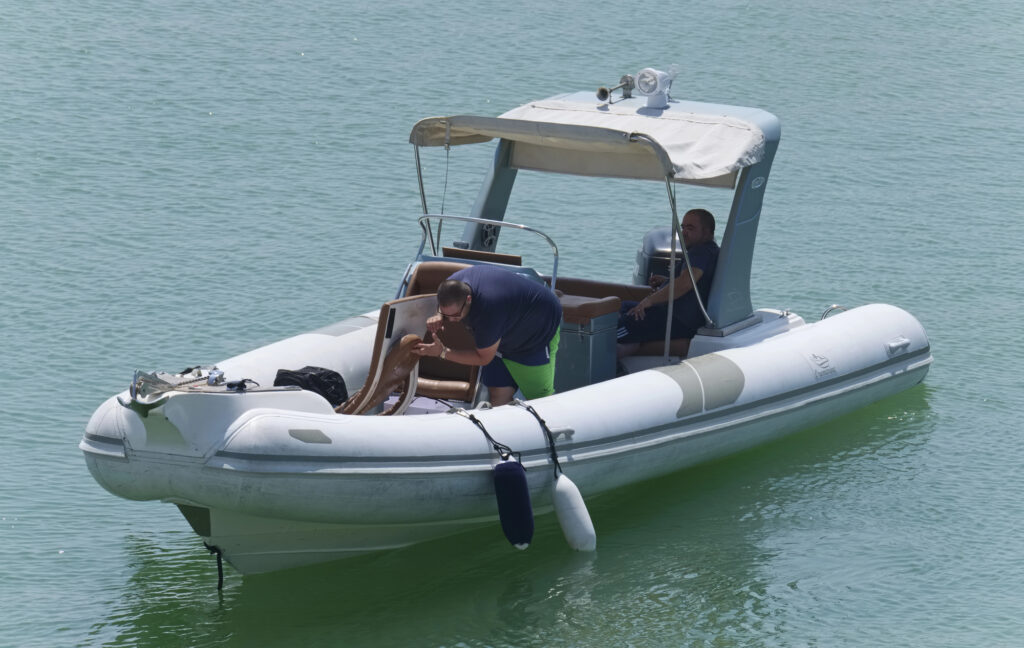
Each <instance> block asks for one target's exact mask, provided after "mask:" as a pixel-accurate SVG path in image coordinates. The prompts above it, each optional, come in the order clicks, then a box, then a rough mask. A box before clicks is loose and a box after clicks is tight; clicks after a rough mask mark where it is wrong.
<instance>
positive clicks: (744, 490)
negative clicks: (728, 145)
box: [0, 0, 1024, 647]
mask: <svg viewBox="0 0 1024 648" xmlns="http://www.w3.org/2000/svg"><path fill="white" fill-rule="evenodd" d="M9 5H10V6H7V7H5V10H4V11H3V12H2V16H0V72H2V73H0V125H2V126H0V225H2V232H3V236H2V237H0V261H2V263H0V342H2V348H3V349H4V354H3V357H4V362H3V369H4V371H2V372H0V443H2V446H0V447H2V457H3V463H2V466H3V470H2V472H0V475H2V477H0V565H2V566H3V570H2V577H0V609H2V610H3V614H2V615H0V646H55V645H62V646H63V645H86V646H91V645H144V646H208V645H237V646H253V645H332V646H336V645H345V646H348V645H353V646H378V645H379V646H392V645H393V646H876V645H893V646H986V647H987V646H1015V645H1020V643H1021V640H1020V637H1021V636H1022V634H1024V627H1022V626H1024V624H1022V623H1021V621H1020V619H1021V618H1024V595H1022V594H1021V592H1022V586H1021V583H1022V582H1024V559H1022V554H1024V540H1022V539H1021V538H1022V537H1024V534H1022V533H1021V529H1022V527H1024V524H1022V520H1024V504H1022V503H1021V502H1022V498H1021V497H1020V493H1021V490H1022V486H1024V477H1022V475H1021V470H1020V466H1021V464H1022V463H1024V450H1022V448H1021V443H1020V427H1019V425H1018V424H1017V423H1016V416H1017V413H1018V410H1019V409H1020V407H1021V405H1022V401H1024V399H1022V395H1021V381H1020V379H1019V378H1018V367H1019V366H1020V365H1021V360H1022V353H1021V350H1020V344H1019V341H1018V337H1019V331H1020V328H1021V327H1020V325H1019V322H1020V321H1021V318H1022V315H1024V312H1022V311H1024V309H1022V303H1024V299H1022V298H1024V294H1022V290H1021V288H1020V284H1019V281H1018V278H1017V276H1016V274H1017V267H1016V266H1017V265H1019V261H1020V260H1021V257H1022V255H1021V252H1020V246H1021V244H1022V242H1024V232H1022V227H1021V225H1020V222H1021V218H1020V216H1021V213H1020V212H1021V210H1020V208H1019V207H1018V204H1019V198H1020V196H1021V194H1022V191H1021V188H1020V183H1019V182H1018V181H1017V179H1016V177H1015V171H1016V170H1017V169H1018V168H1020V167H1021V166H1022V163H1024V153H1022V151H1024V129H1022V128H1021V127H1020V125H1019V118H1018V114H1017V113H1018V112H1019V108H1020V106H1021V105H1022V104H1024V91H1022V89H1021V88H1024V83H1022V81H1024V77H1022V73H1021V72H1020V70H1021V47H1020V43H1022V42H1024V9H1022V8H1021V5H1019V4H1018V3H1016V2H1011V1H1009V0H983V1H981V2H966V1H964V2H942V3H940V2H913V3H911V2H897V3H889V4H888V5H885V6H881V5H878V4H877V3H869V2H852V3H845V4H842V5H819V4H816V3H809V2H794V1H784V2H779V3H748V2H739V1H737V2H731V1H727V0H721V1H717V2H710V3H690V2H683V3H677V4H674V5H670V4H662V5H654V4H651V3H640V2H619V3H608V2H577V1H575V0H570V1H568V2H564V3H560V4H555V3H540V2H532V1H527V2H522V3H506V4H503V5H500V6H496V5H492V3H482V2H477V3H474V2H470V3H461V4H457V5H449V6H438V5H436V4H430V3H422V2H414V1H409V2H385V3H378V4H376V5H371V6H365V5H363V4H361V3H347V2H338V3H316V2H312V1H309V2H285V3H257V2H251V1H246V0H243V1H242V2H238V3H229V4H224V5H217V6H212V5H210V4H209V3H199V2H195V1H192V0H171V1H168V2H139V3H118V2H114V1H111V0H95V1H92V2H85V3H60V2H58V3H48V4H43V3H9ZM673 63H676V64H678V65H679V69H680V74H679V77H678V79H677V81H676V84H675V87H674V94H675V95H676V96H678V97H682V98H691V99H699V100H706V101H714V102H721V103H738V104H742V105H755V106H758V107H762V108H765V109H767V110H769V111H771V112H773V113H775V114H777V115H779V117H780V118H781V119H782V123H783V137H782V142H781V146H780V149H779V153H778V155H777V157H776V162H775V166H774V168H773V171H772V176H771V179H770V182H769V185H768V190H767V193H766V199H765V207H764V215H763V218H762V225H761V230H760V235H759V247H758V251H757V253H756V256H755V267H754V277H753V282H752V283H753V290H754V302H755V305H756V306H758V307H775V308H791V309H793V310H795V311H796V312H798V313H800V314H802V315H803V316H804V317H805V318H806V319H808V320H813V319H816V318H817V317H818V316H819V315H820V313H821V312H822V311H823V310H824V309H825V308H826V307H827V306H828V305H829V304H832V303H841V304H845V305H848V306H853V305H858V304H864V303H870V302H876V301H877V302H888V303H893V304H896V305H899V306H901V307H903V308H905V309H907V310H909V311H910V312H911V313H913V314H914V315H915V316H917V317H918V318H919V319H920V320H921V321H922V323H923V324H924V326H925V327H926V329H927V330H928V333H929V336H930V338H931V343H932V349H933V353H934V356H935V364H934V365H933V367H932V370H931V372H930V373H929V375H928V377H927V379H926V381H925V383H924V384H923V385H920V386H918V387H916V388H914V389H912V390H910V391H908V392H905V393H903V394H900V395H898V396H896V397H893V398H890V399H888V400H885V401H883V402H880V403H877V404H875V405H873V406H871V407H868V408H865V409H863V410H861V411H858V412H856V413H854V414H852V415H850V416H847V417H844V418H842V419H840V420H838V421H835V422H833V423H831V424H829V425H826V426H822V427H819V428H815V429H812V430H807V431H804V432H801V433H798V434H796V435H794V436H792V437H790V438H787V439H785V440H783V441H780V442H778V443H775V444H772V445H770V446H767V447H764V448H761V449H758V450H755V451H751V452H748V453H745V454H742V455H739V456H735V457H731V458H728V459H725V460H722V461H719V462H716V463H714V464H710V465H706V466H702V467H698V468H696V469H693V470H689V471H686V472H682V473H679V474H676V475H672V476H670V477H667V478H664V479H661V480H657V481H653V482H649V483H645V484H641V485H637V486H635V487H631V488H628V489H624V490H621V491H617V492H615V493H611V494H608V495H606V496H603V497H600V498H597V499H594V500H591V501H590V502H588V506H589V507H590V511H591V514H592V517H593V520H594V524H595V526H596V529H597V533H598V551H597V552H596V553H595V554H593V555H581V554H576V553H573V552H571V551H569V550H568V549H567V548H566V547H565V544H564V541H563V540H562V538H561V532H560V531H559V529H558V527H557V523H556V522H555V520H554V518H553V517H551V516H548V517H545V518H540V519H538V529H537V534H536V537H535V540H534V543H533V545H532V546H531V548H530V549H529V550H528V551H526V552H516V551H514V550H513V549H511V548H510V547H509V546H508V544H507V543H506V542H505V540H504V538H503V537H502V536H501V533H500V530H499V529H497V528H482V529H480V530H477V531H474V532H472V533H468V534H464V535H461V536H457V537H454V538H449V539H445V540H442V541H437V542H433V543H428V544H424V545H421V546H417V547H413V548H410V549H407V550H403V551H395V552H389V553H384V554H379V555H374V556H368V557H364V558H358V559H354V560H351V561H347V562H342V563H336V564H332V565H328V566H321V567H316V568H310V569H301V570H294V571H289V572H284V573H279V574H270V575H264V576H251V577H242V576H241V575H239V574H237V573H236V572H234V571H232V570H231V569H230V568H228V570H227V573H226V579H225V586H224V590H223V591H222V592H220V593H218V591H217V590H216V578H217V575H216V566H215V562H214V559H213V558H212V557H211V556H210V555H209V554H207V553H206V551H205V550H204V549H203V547H202V544H201V542H200V541H199V539H198V538H197V537H196V536H195V535H194V534H193V533H192V532H191V530H190V529H189V528H188V526H187V524H186V523H185V521H184V520H183V519H182V518H181V516H180V515H179V514H178V513H177V511H176V510H175V508H174V507H172V506H169V505H162V504H159V503H153V502H145V503H142V502H127V501H123V500H119V499H117V498H115V497H113V496H111V495H109V494H107V493H106V492H105V491H103V490H102V489H101V488H100V487H99V486H98V485H96V483H95V482H94V481H93V480H92V478H91V477H90V476H89V474H88V472H87V470H86V468H85V464H84V461H83V460H82V457H81V453H80V451H79V450H78V448H77V443H78V440H79V439H80V437H81V433H82V430H83V428H84V425H85V422H86V421H87V420H88V417H89V415H90V414H91V412H92V411H93V410H94V409H95V408H96V407H97V406H98V405H99V404H100V402H102V401H103V400H104V399H105V398H106V397H108V396H109V395H111V394H113V393H116V392H118V391H120V390H121V389H123V388H124V387H125V386H126V385H127V382H128V380H129V378H130V376H131V373H132V371H134V370H135V369H136V368H142V369H150V370H151V369H170V370H174V369H180V368H183V367H185V366H190V365H195V364H202V363H212V362H216V361H217V360H220V359H223V358H226V357H229V356H232V355H234V354H237V353H239V352H242V351H244V350H247V349H251V348H254V347H256V346H259V345H262V344H266V343H268V342H271V341H273V340H277V339H280V338H283V337H286V336H289V335H292V334H295V333H298V332H302V331H307V330H311V329H315V328H317V327H319V326H323V325H325V324H328V323H331V322H334V321H337V320H339V319H342V318H343V317H345V316H348V315H351V314H354V313H361V312H365V311H367V310H370V309H372V308H375V307H376V306H377V305H379V303H380V301H381V300H382V299H386V298H388V297H390V296H391V295H393V293H394V288H395V283H396V281H397V279H398V277H399V276H400V273H401V271H402V270H403V269H404V267H405V264H406V263H407V262H408V260H409V258H410V257H411V255H412V254H413V252H414V251H415V246H416V245H417V244H418V242H419V234H418V231H417V229H416V227H415V223H414V218H413V215H414V214H415V213H416V212H417V211H418V210H419V200H418V197H417V195H416V181H415V169H414V164H413V156H412V150H411V147H410V146H409V145H408V143H407V138H408V133H409V130H410V128H411V126H412V124H413V123H414V122H415V121H416V120H417V119H419V118H422V117H426V116H433V115H441V114H454V113H479V114H487V115H496V114H499V113H501V112H503V111H505V110H506V109H509V108H511V107H514V106H516V105H518V104H520V103H522V102H525V101H527V100H530V99H538V98H543V97H546V96H549V95H551V94H555V93H557V92H562V91H566V90H577V89H584V90H585V89H588V88H595V89H596V88H597V87H598V86H599V85H606V84H609V83H614V82H615V81H616V80H617V79H618V78H619V76H621V75H622V74H624V73H635V72H636V71H637V70H638V69H640V68H642V67H645V66H648V65H654V66H660V67H668V66H669V65H671V64H673ZM465 148H472V147H465ZM478 148H481V150H480V151H476V152H473V151H465V152H464V151H453V153H452V157H451V159H450V160H449V161H448V165H447V176H448V184H447V188H446V189H443V188H444V187H445V178H446V161H445V158H444V155H443V153H441V154H439V155H438V154H434V153H436V152H431V155H430V156H428V157H427V158H426V159H425V160H424V162H425V174H426V181H427V183H428V186H429V187H430V188H431V205H430V206H431V208H432V209H435V210H436V209H438V208H439V207H440V204H441V200H442V194H443V195H444V204H445V209H446V211H449V212H453V213H459V212H464V211H465V210H466V209H468V207H469V205H470V204H471V203H472V201H473V199H474V197H475V194H476V189H477V186H478V183H479V181H480V179H481V177H482V175H483V173H484V170H485V166H486V164H487V160H488V156H489V151H487V150H484V149H486V147H478ZM680 204H681V205H683V206H691V205H696V204H701V205H705V206H708V207H709V208H711V209H712V210H713V211H714V212H715V213H716V214H723V213H724V212H725V210H726V208H727V204H728V195H727V194H725V193H716V192H710V193H708V192H707V191H705V192H700V191H699V190H688V191H684V192H683V193H681V194H680ZM666 217H667V214H666V212H665V198H664V187H662V186H660V185H658V184H657V183H639V184H637V183H615V182H607V181H592V180H580V179H573V178H541V177H533V176H530V175H529V174H525V173H524V174H520V178H519V182H518V183H517V192H516V193H515V194H514V196H513V202H512V205H511V214H510V220H514V221H516V222H525V223H527V224H529V225H533V226H535V227H538V228H540V229H542V230H544V231H545V232H547V233H548V234H550V235H551V236H552V237H553V238H554V239H555V240H556V241H557V242H558V243H559V246H560V251H561V253H562V255H563V260H562V266H561V267H560V270H561V272H563V273H564V274H567V275H577V276H578V275H591V276H594V277H597V278H602V279H608V280H616V281H625V280H628V278H629V276H630V274H631V271H632V262H633V254H634V251H635V249H636V246H637V245H638V244H639V241H640V237H641V236H642V234H643V232H644V231H646V230H647V229H648V228H649V227H651V226H652V225H656V224H660V223H661V222H662V221H663V220H664V219H665V218H666Z"/></svg>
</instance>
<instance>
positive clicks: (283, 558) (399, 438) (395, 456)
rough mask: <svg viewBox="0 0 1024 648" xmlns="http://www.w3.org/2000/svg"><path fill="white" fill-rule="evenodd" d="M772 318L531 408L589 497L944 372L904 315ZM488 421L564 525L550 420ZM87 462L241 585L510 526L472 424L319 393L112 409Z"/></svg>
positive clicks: (92, 437) (875, 308)
mask: <svg viewBox="0 0 1024 648" xmlns="http://www.w3.org/2000/svg"><path fill="white" fill-rule="evenodd" d="M773 317H775V319H774V320H771V321H769V320H768V318H767V316H766V321H765V323H764V326H763V327H762V329H761V332H760V333H757V332H756V331H749V332H747V334H746V335H747V336H748V337H749V338H751V339H747V340H745V341H744V342H746V344H745V345H744V346H741V347H738V348H723V349H720V350H718V351H714V352H712V353H708V354H706V355H702V356H699V357H696V358H692V359H689V360H686V361H684V362H682V363H678V364H674V365H671V366H663V367H658V368H655V369H650V370H645V371H639V372H637V373H633V374H630V375H626V376H623V377H620V378H616V379H614V380H609V381H605V382H602V383H598V384H595V385H589V386H587V387H582V388H579V389H576V390H572V391H569V392H565V393H560V394H556V395H554V396H550V397H547V398H543V399H537V400H535V401H532V402H531V405H532V406H533V407H535V408H536V410H537V411H538V412H539V413H540V415H541V416H542V417H543V419H544V420H545V421H546V422H547V424H548V426H549V427H550V428H551V429H552V430H553V432H554V433H555V437H556V446H557V450H558V457H559V461H560V464H561V466H562V468H563V470H564V471H565V473H566V475H568V476H569V477H571V479H572V480H573V482H575V483H576V485H577V486H578V487H579V489H580V491H581V492H582V494H583V495H584V496H585V497H591V496H593V495H596V494H598V493H601V492H604V491H608V490H611V489H615V488H619V487H622V486H625V485H627V484H630V483H635V482H638V481H642V480H645V479H650V478H653V477H657V476H660V475H664V474H667V473H670V472H673V471H677V470H680V469H683V468H687V467H690V466H693V465H696V464H699V463H702V462H705V461H708V460H711V459H715V458H718V457H722V456H725V455H729V454H732V453H736V452H739V451H742V450H745V449H749V448H752V447H755V446H757V445H760V444H763V443H766V442H769V441H771V440H774V439H777V438H780V437H782V436H784V435H786V434H788V433H791V432H793V431H795V430H799V429H803V428H807V427H810V426H813V425H817V424H820V423H823V422H826V421H828V420H830V419H832V418H835V417H837V416H841V415H843V414H845V413H848V412H851V411H854V410H856V409H858V408H860V407H863V406H865V405H867V404H870V403H872V402H875V401H877V400H880V399H881V398H884V397H886V396H889V395H891V394H894V393H897V392H899V391H902V390H904V389H907V388H909V387H912V386H913V385H915V384H917V383H918V382H920V381H921V380H922V379H923V378H924V376H925V375H926V373H927V371H928V368H929V366H930V363H931V352H930V347H929V344H928V340H927V336H926V335H925V333H924V330H923V328H922V327H921V326H920V324H919V323H918V322H917V321H916V320H915V319H914V318H913V317H912V316H910V315H909V314H907V313H906V312H904V311H902V310H900V309H898V308H895V307H892V306H886V305H880V304H878V305H871V306H865V307H861V308H858V309H853V310H851V311H849V312H847V313H842V314H840V315H837V316H834V317H832V318H829V319H828V320H824V321H822V322H817V323H814V324H810V325H808V324H803V323H802V321H799V318H793V317H792V316H787V315H786V314H777V316H773ZM755 328H756V327H755ZM757 335H760V336H761V338H760V339H756V337H755V336H757ZM737 339H739V338H737ZM307 342H308V341H307ZM332 344H338V342H337V341H334V342H332ZM283 351H285V352H286V351H287V349H286V348H285V349H283ZM122 400H123V398H122ZM473 414H474V415H475V416H476V417H477V418H478V419H479V421H480V422H481V423H482V424H483V425H484V426H485V427H486V429H487V430H488V432H489V434H490V435H491V436H492V437H493V438H495V439H497V440H498V441H500V442H501V443H504V444H506V445H508V446H510V447H511V448H512V449H513V450H514V451H516V452H517V453H519V454H520V457H521V460H522V462H523V465H524V466H525V467H526V468H527V482H528V486H529V489H530V495H531V500H532V502H533V506H534V509H535V511H537V512H544V511H547V510H550V508H551V502H552V484H553V481H554V471H553V470H552V463H551V459H550V453H549V451H548V448H547V444H546V437H545V435H544V433H543V432H542V430H541V428H540V426H539V425H538V423H537V420H536V419H535V418H534V417H533V416H532V415H531V414H530V413H529V412H528V411H526V410H525V409H524V408H521V407H516V406H505V407H500V408H495V409H490V410H474V411H473ZM81 447H82V449H83V451H84V453H85V457H86V461H87V464H88V465H89V469H90V471H91V472H92V474H93V476H94V477H95V478H96V480H97V481H98V482H99V483H100V484H101V485H103V486H104V487H105V488H107V489H108V490H110V491H111V492H112V493H114V494H117V495H119V496H122V497H126V498H129V499H140V500H147V499H156V500H163V501H169V502H173V503H175V504H178V505H179V507H180V508H181V510H182V512H183V513H184V514H185V517H186V519H188V520H189V522H190V524H191V525H192V527H193V529H194V530H195V531H196V533H197V534H199V535H200V536H201V537H203V539H204V541H206V542H207V543H208V544H210V545H214V546H217V547H219V548H220V549H221V550H222V552H223V555H224V556H225V558H226V559H227V560H228V561H229V562H230V563H232V564H233V565H234V566H235V567H236V568H237V569H239V571H241V572H243V573H255V572H260V571H271V570H275V569H281V568H285V567H293V566H298V565H303V564H310V563H316V562H321V561H325V560H333V559H336V558H343V557H346V556H351V555H355V554H359V553H365V552H368V551H377V550H382V549H390V548H395V547H401V546H407V545H410V544H414V543H417V542H422V541H425V540H429V539H432V538H437V537H441V536H444V535H448V534H451V533H457V532H460V531H463V530H466V529H469V528H472V527H475V526H479V525H481V524H488V523H493V522H494V521H495V520H496V519H497V506H496V502H495V496H494V490H493V478H492V469H493V466H494V464H495V463H496V462H497V461H498V460H499V458H498V455H497V454H496V453H495V451H494V449H493V448H492V447H491V445H490V443H489V442H488V441H487V439H486V438H485V437H484V435H483V434H482V432H481V431H480V430H479V428H478V427H477V426H476V425H475V424H474V423H473V422H471V421H469V420H468V419H467V418H465V417H464V416H461V415H459V414H458V413H452V412H438V413H434V414H425V415H418V416H400V417H374V416H360V417H354V416H342V415H337V414H334V413H333V410H332V409H331V408H330V407H329V406H328V405H327V404H326V401H323V399H321V398H319V397H318V396H316V395H314V394H311V393H309V392H300V391H278V392H262V393H249V394H233V393H181V394H175V395H172V396H171V397H170V398H169V399H168V401H167V403H166V404H164V405H162V406H161V407H158V408H155V409H154V410H152V411H150V412H148V415H147V416H146V417H142V416H140V415H139V414H138V413H137V412H136V411H133V410H131V409H129V408H127V407H124V406H122V405H121V404H120V403H119V402H118V400H117V399H116V398H115V399H111V400H109V401H108V402H107V403H105V404H104V405H103V406H102V407H101V408H100V409H99V410H97V413H96V414H95V415H94V416H93V419H92V420H91V421H90V424H89V426H88V427H87V430H86V435H85V438H83V441H82V444H81ZM598 531H600V529H598Z"/></svg>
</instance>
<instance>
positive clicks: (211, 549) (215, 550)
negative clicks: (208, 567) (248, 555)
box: [203, 542, 224, 590]
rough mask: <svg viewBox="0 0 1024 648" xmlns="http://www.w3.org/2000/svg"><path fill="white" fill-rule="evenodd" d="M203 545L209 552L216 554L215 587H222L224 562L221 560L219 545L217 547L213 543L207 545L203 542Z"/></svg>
mask: <svg viewBox="0 0 1024 648" xmlns="http://www.w3.org/2000/svg"><path fill="white" fill-rule="evenodd" d="M203 546H204V547H206V550H207V551H209V552H210V553H212V554H217V589H219V590H221V589H224V562H223V560H222V555H223V552H222V551H221V550H220V547H217V546H215V545H208V544H206V543H205V542H204V543H203Z"/></svg>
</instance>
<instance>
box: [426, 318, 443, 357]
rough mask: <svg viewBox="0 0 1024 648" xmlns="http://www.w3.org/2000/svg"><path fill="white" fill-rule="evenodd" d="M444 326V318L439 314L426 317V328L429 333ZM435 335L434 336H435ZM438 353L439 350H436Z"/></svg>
mask: <svg viewBox="0 0 1024 648" xmlns="http://www.w3.org/2000/svg"><path fill="white" fill-rule="evenodd" d="M443 328H444V318H443V317H441V314H440V313H438V314H436V315H431V316H430V317H428V318H427V330H428V331H430V332H431V333H437V332H438V331H440V330H441V329H443ZM435 337H436V336H435ZM438 353H440V352H438Z"/></svg>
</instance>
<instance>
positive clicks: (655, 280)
mask: <svg viewBox="0 0 1024 648" xmlns="http://www.w3.org/2000/svg"><path fill="white" fill-rule="evenodd" d="M666 281H668V277H666V276H665V275H656V274H653V273H652V274H651V276H650V277H648V278H647V285H648V286H650V287H651V288H657V287H658V286H663V285H665V282H666Z"/></svg>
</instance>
